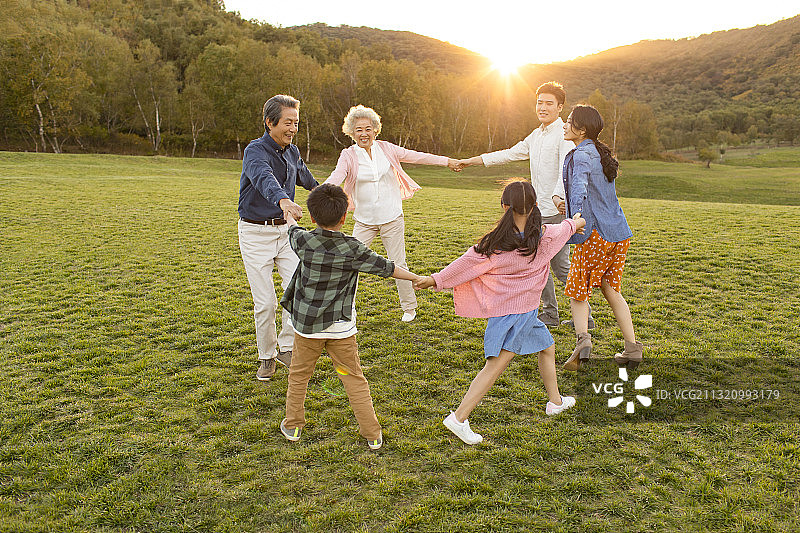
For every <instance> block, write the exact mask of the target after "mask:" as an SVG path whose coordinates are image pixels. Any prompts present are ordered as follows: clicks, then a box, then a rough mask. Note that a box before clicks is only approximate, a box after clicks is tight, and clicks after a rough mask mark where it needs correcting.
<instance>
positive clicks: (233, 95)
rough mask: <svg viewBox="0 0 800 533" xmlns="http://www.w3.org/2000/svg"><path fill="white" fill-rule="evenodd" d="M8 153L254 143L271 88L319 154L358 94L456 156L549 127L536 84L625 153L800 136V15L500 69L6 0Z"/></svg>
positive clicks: (347, 39) (436, 55)
mask: <svg viewBox="0 0 800 533" xmlns="http://www.w3.org/2000/svg"><path fill="white" fill-rule="evenodd" d="M3 10H4V13H3V15H4V16H3V18H2V19H1V20H0V148H2V149H14V150H36V151H54V152H61V151H72V152H76V151H83V152H93V151H110V152H118V153H140V154H144V153H161V154H170V155H194V154H196V153H199V154H203V155H212V156H213V155H218V156H227V157H230V156H233V157H236V156H240V154H241V150H242V149H243V147H244V146H245V145H246V143H247V142H248V141H249V140H250V139H252V138H254V137H256V136H258V135H260V134H261V133H262V129H261V125H260V122H261V121H260V109H261V105H262V104H263V102H264V100H266V99H267V98H268V97H269V96H271V95H273V94H275V93H288V94H292V95H294V96H295V97H297V98H299V99H300V100H301V101H302V107H301V129H300V133H299V135H298V137H297V138H296V143H297V144H298V146H300V148H301V150H303V153H304V156H305V157H306V158H308V159H315V158H318V157H320V156H325V157H333V156H334V155H335V154H336V153H337V152H338V151H339V150H340V149H341V148H342V147H343V146H347V145H349V144H350V141H349V139H347V138H346V137H345V136H344V135H343V134H342V133H341V121H342V117H343V116H344V114H345V113H346V112H347V109H348V108H349V107H350V106H351V105H354V104H356V103H362V104H364V105H368V106H372V107H374V108H375V109H376V110H377V111H378V112H379V113H380V114H381V115H382V116H383V117H384V130H383V132H382V134H381V135H382V137H383V138H385V139H388V140H391V141H394V142H396V143H399V144H401V145H405V146H410V147H414V148H416V149H420V150H426V151H432V152H437V153H443V154H447V155H452V156H459V155H471V154H474V153H479V152H483V151H486V150H491V149H496V148H499V147H505V146H508V145H510V144H512V143H514V142H516V141H517V140H519V139H521V138H522V137H524V136H525V135H526V134H527V133H528V132H530V130H531V129H532V128H533V127H535V126H536V124H537V121H536V119H535V116H534V113H533V112H532V107H533V103H534V100H535V95H534V91H535V87H536V86H538V85H539V84H540V83H542V82H545V81H549V80H551V79H556V80H559V81H561V82H562V83H564V85H565V87H566V88H567V92H568V106H569V105H571V104H573V103H576V102H577V101H578V100H582V99H587V98H588V99H589V101H590V102H591V103H593V104H595V105H597V106H598V107H599V108H600V109H601V111H602V112H603V114H604V115H605V116H606V119H607V122H608V128H607V132H606V133H605V135H606V140H607V141H608V142H609V143H611V144H613V145H614V146H615V148H616V149H617V151H618V152H619V153H620V155H622V156H624V157H651V156H653V155H655V154H656V153H657V152H659V151H660V150H662V149H664V148H675V147H682V146H695V145H697V144H700V143H705V144H716V143H722V144H726V143H730V144H736V143H739V142H746V141H749V140H753V139H756V138H762V139H768V140H784V141H792V142H794V141H796V140H800V119H798V116H800V108H799V107H798V102H800V100H799V99H798V97H799V96H800V89H799V88H798V87H800V78H799V77H798V76H799V75H798V65H799V62H800V59H799V58H800V17H795V18H793V19H789V20H785V21H781V22H778V23H776V24H772V25H770V26H758V27H755V28H751V29H747V30H731V31H728V32H718V33H714V34H711V35H707V36H702V37H699V38H697V39H684V40H678V41H651V42H643V43H639V44H636V45H632V46H626V47H621V48H617V49H613V50H609V51H606V52H603V53H600V54H596V55H593V56H588V57H584V58H579V59H577V60H574V61H570V62H564V63H555V64H550V65H530V66H528V67H525V68H523V69H521V71H520V74H519V76H512V77H510V78H503V77H501V76H500V75H499V74H497V73H496V72H491V71H489V67H488V63H487V61H486V60H485V59H484V58H482V57H481V56H478V55H476V54H474V53H472V52H469V51H467V50H464V49H462V48H459V47H456V46H453V45H450V44H448V43H443V42H441V41H437V40H435V39H431V38H429V37H424V36H420V35H415V34H413V33H410V32H396V31H391V32H390V31H382V30H375V29H371V28H352V27H347V26H343V27H336V28H333V27H329V26H326V25H324V24H313V25H310V26H305V27H296V28H281V27H275V26H272V25H270V24H267V23H261V22H257V21H248V20H243V19H242V18H241V17H240V16H239V15H238V14H237V13H228V12H226V11H225V8H224V4H223V3H222V1H220V0H108V1H104V2H94V1H90V0H73V1H66V0H52V1H48V2H42V1H35V0H5V1H4V2H3Z"/></svg>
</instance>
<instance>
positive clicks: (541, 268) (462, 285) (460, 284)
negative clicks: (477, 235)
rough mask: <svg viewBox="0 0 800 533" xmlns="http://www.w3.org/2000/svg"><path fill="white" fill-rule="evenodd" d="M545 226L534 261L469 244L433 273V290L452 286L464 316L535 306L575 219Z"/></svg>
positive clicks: (487, 315) (505, 312)
mask: <svg viewBox="0 0 800 533" xmlns="http://www.w3.org/2000/svg"><path fill="white" fill-rule="evenodd" d="M544 227H545V230H544V235H542V238H541V240H540V241H539V248H538V249H537V250H536V257H535V258H534V260H533V261H531V258H530V256H529V257H525V256H523V255H521V254H519V253H517V252H516V251H513V252H500V253H497V254H493V255H491V256H489V257H486V256H485V255H481V254H479V253H478V252H476V251H475V247H471V248H470V249H469V250H467V252H466V253H465V254H464V255H462V256H461V257H459V258H458V259H456V260H455V261H453V262H452V263H450V264H449V265H448V266H446V267H445V268H444V269H443V270H442V271H441V272H437V273H436V274H433V280H434V281H435V282H436V286H435V287H434V289H435V290H437V291H441V290H444V289H449V288H453V303H454V304H455V309H456V314H457V315H460V316H464V317H470V318H490V317H496V316H505V315H510V314H519V313H527V312H529V311H533V310H534V309H537V308H538V307H539V300H540V298H541V296H542V289H544V286H545V284H546V283H547V275H548V273H549V270H550V260H551V259H552V258H553V257H554V256H555V255H556V254H557V253H558V251H559V250H561V248H563V247H564V245H565V244H566V243H567V240H568V239H569V238H570V237H571V236H572V234H573V233H575V221H574V220H572V219H567V220H565V221H563V222H561V223H560V224H546V225H545V226H544Z"/></svg>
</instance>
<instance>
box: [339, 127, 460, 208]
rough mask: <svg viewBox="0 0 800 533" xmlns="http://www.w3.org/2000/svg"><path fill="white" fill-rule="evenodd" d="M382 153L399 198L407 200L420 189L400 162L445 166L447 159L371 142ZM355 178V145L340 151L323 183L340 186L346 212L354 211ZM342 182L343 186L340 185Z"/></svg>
mask: <svg viewBox="0 0 800 533" xmlns="http://www.w3.org/2000/svg"><path fill="white" fill-rule="evenodd" d="M373 142H374V144H376V145H378V146H379V147H380V149H381V150H382V151H383V153H384V155H385V156H386V159H388V160H389V164H390V165H391V166H392V169H393V170H394V175H395V176H396V177H397V183H399V184H400V198H402V199H403V200H407V199H408V198H411V197H412V196H414V192H415V191H417V190H419V189H420V188H421V187H420V186H419V185H418V184H417V182H415V181H414V180H412V179H411V176H409V175H408V174H406V173H405V171H404V170H403V167H401V166H400V162H401V161H402V162H403V163H422V164H424V165H441V166H447V158H446V157H445V156H443V155H433V154H426V153H424V152H415V151H414V150H408V149H406V148H403V147H401V146H397V145H396V144H392V143H390V142H388V141H378V140H375V141H373ZM356 176H358V154H357V153H356V145H355V144H354V145H352V146H350V147H348V148H345V149H344V150H342V153H341V154H340V155H339V161H338V162H337V163H336V168H335V169H333V172H331V175H330V176H329V177H328V179H327V180H325V183H332V184H333V185H341V187H342V189H344V192H346V193H347V198H348V199H349V200H350V205H349V207H348V211H352V210H353V209H355V204H354V203H353V191H354V190H355V188H356ZM342 182H344V185H342Z"/></svg>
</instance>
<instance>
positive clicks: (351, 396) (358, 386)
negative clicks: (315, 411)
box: [285, 335, 381, 440]
mask: <svg viewBox="0 0 800 533" xmlns="http://www.w3.org/2000/svg"><path fill="white" fill-rule="evenodd" d="M323 348H324V349H325V350H327V352H328V355H330V356H331V359H332V360H333V366H334V368H336V369H337V372H336V375H337V376H339V379H340V380H341V381H342V385H344V390H345V391H346V392H347V398H348V400H350V407H352V408H353V413H354V414H355V415H356V420H357V421H358V428H359V431H358V432H359V433H360V434H361V436H362V437H364V438H366V439H368V440H375V439H377V438H378V436H380V434H381V425H380V423H379V422H378V417H377V416H375V408H374V407H373V405H372V396H371V395H370V392H369V383H367V378H366V377H364V373H363V372H362V371H361V361H360V360H359V358H358V344H357V343H356V336H355V335H351V336H350V337H347V338H346V339H309V338H307V337H303V336H301V335H295V337H294V349H293V351H292V365H291V366H290V367H289V384H288V387H287V389H286V424H285V425H286V427H287V428H302V427H304V426H305V425H306V418H305V401H306V391H307V390H308V381H309V380H310V379H311V375H312V374H313V373H314V368H315V367H316V365H317V359H319V356H320V354H322V350H323Z"/></svg>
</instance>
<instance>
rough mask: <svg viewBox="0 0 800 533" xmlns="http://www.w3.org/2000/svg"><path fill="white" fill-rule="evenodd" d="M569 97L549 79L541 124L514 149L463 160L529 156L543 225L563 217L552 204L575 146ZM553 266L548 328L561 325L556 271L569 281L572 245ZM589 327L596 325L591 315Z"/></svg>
mask: <svg viewBox="0 0 800 533" xmlns="http://www.w3.org/2000/svg"><path fill="white" fill-rule="evenodd" d="M566 98H567V93H566V92H565V91H564V88H563V87H562V86H561V84H559V83H556V82H548V83H544V84H542V85H540V86H539V88H538V89H537V90H536V116H537V118H538V119H539V122H540V123H541V125H540V126H539V127H538V128H536V129H535V130H533V132H531V134H530V135H528V136H527V137H525V139H523V140H521V141H520V142H518V143H517V144H515V145H514V146H512V147H511V148H508V149H506V150H498V151H496V152H491V153H488V154H482V155H478V156H475V157H472V158H470V159H464V160H461V165H462V167H467V166H470V165H484V166H487V167H488V166H492V165H500V164H503V163H508V162H510V161H522V160H525V159H528V160H529V161H530V166H531V184H532V185H533V188H534V189H535V190H536V198H537V200H538V205H539V210H540V211H541V212H542V223H543V224H559V223H560V222H561V221H562V220H564V215H563V212H560V211H559V209H558V208H557V207H556V206H555V204H554V203H553V192H554V191H555V189H556V186H557V185H558V184H559V183H560V182H561V168H562V166H563V165H564V158H565V157H566V156H567V153H569V151H570V150H572V149H573V148H575V144H574V143H573V142H572V141H566V140H564V121H563V120H561V116H560V114H561V111H562V110H563V109H564V102H565V101H566ZM550 268H551V270H552V272H551V273H550V275H549V276H548V278H547V284H546V285H545V287H544V290H543V291H542V303H541V307H540V308H539V319H540V320H541V321H542V322H544V324H545V325H547V326H548V327H555V326H558V324H559V319H558V301H557V300H556V291H555V286H554V284H553V274H555V276H556V277H557V278H558V279H559V280H561V282H562V283H566V281H567V273H568V272H569V246H567V245H565V246H564V248H562V249H561V251H560V252H559V253H558V254H556V256H555V257H553V259H552V260H551V261H550ZM589 327H590V328H593V327H594V320H593V319H592V317H591V315H590V316H589Z"/></svg>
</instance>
